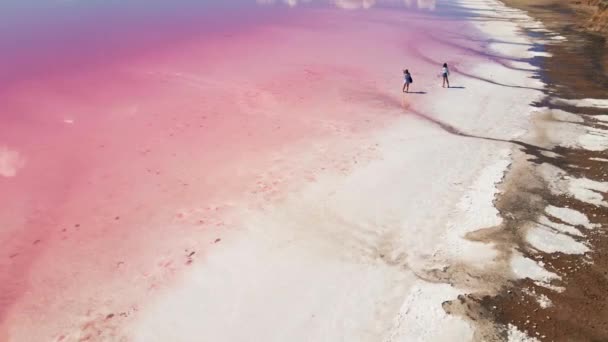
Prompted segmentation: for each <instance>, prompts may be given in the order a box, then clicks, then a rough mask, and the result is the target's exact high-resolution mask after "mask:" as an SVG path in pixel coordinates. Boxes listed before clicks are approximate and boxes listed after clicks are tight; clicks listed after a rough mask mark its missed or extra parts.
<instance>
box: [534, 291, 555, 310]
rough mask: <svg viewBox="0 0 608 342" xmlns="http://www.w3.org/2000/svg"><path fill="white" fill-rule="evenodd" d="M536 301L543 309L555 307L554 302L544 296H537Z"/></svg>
mask: <svg viewBox="0 0 608 342" xmlns="http://www.w3.org/2000/svg"><path fill="white" fill-rule="evenodd" d="M536 301H537V302H538V305H540V307H541V308H543V309H547V308H550V307H552V306H553V302H552V301H551V299H549V297H547V296H546V295H544V294H541V295H540V296H537V297H536Z"/></svg>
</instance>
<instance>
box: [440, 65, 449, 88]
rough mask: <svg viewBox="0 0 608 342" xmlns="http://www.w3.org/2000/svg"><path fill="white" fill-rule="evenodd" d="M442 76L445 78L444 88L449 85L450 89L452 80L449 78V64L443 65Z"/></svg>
mask: <svg viewBox="0 0 608 342" xmlns="http://www.w3.org/2000/svg"><path fill="white" fill-rule="evenodd" d="M441 76H442V77H443V85H442V87H443V88H445V85H446V84H447V85H448V88H449V87H450V80H449V78H448V76H450V70H449V69H448V63H443V68H442V69H441Z"/></svg>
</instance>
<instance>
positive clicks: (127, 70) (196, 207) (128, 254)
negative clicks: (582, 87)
mask: <svg viewBox="0 0 608 342" xmlns="http://www.w3.org/2000/svg"><path fill="white" fill-rule="evenodd" d="M456 13H460V14H462V13H464V12H462V11H460V10H455V9H454V5H453V4H452V3H450V2H448V1H446V2H441V1H440V2H437V3H435V1H432V0H424V1H423V0H418V2H416V1H388V0H387V1H380V0H378V1H375V2H374V1H373V0H372V1H364V0H336V1H334V2H332V3H326V2H323V1H306V2H302V3H297V1H286V2H285V3H283V2H279V1H276V3H275V2H273V1H258V3H255V2H254V0H252V1H245V0H241V1H229V2H225V1H205V2H197V1H187V0H179V1H158V0H157V1H139V0H129V1H79V0H57V1H51V0H45V1H39V2H37V3H34V2H33V1H31V2H30V1H26V2H25V3H23V2H21V1H17V0H9V2H8V3H7V2H3V4H1V5H0V27H1V29H0V51H2V53H1V56H0V101H1V103H2V111H1V113H0V207H1V208H2V210H0V241H1V244H0V246H2V247H1V250H0V260H1V261H0V341H55V340H57V341H59V340H66V341H67V340H71V339H73V340H78V339H77V338H75V337H74V336H76V335H74V334H73V333H70V331H73V330H74V329H76V330H78V331H79V332H78V334H80V335H77V336H78V338H87V336H89V337H88V338H89V339H88V340H96V338H97V337H95V336H104V338H98V339H97V340H119V337H117V336H119V335H120V332H119V331H120V325H119V324H118V325H113V326H111V327H110V328H108V327H107V326H106V328H104V329H102V328H99V326H100V325H99V324H100V323H98V321H99V320H101V321H105V320H109V319H115V318H119V316H120V317H122V318H126V317H127V316H130V317H131V316H136V315H137V312H138V311H140V310H144V309H145V302H146V300H145V299H146V298H148V297H150V296H154V295H155V293H156V291H161V290H162V289H163V288H167V287H170V286H171V283H172V281H173V280H174V279H175V278H176V277H178V276H179V275H180V274H182V273H183V272H186V271H187V269H188V268H189V267H191V266H192V265H193V264H197V263H204V262H205V256H206V255H208V253H213V249H214V248H215V247H216V246H218V245H219V244H222V243H223V240H222V238H223V237H224V234H225V233H226V232H228V231H238V229H239V227H238V224H234V222H235V221H238V220H234V219H232V220H230V219H228V217H229V214H228V213H229V212H230V211H231V210H233V209H234V208H248V209H249V210H264V208H265V207H267V206H270V205H272V203H274V202H276V201H281V199H282V198H283V197H284V196H285V195H286V194H288V193H289V192H290V191H292V190H293V189H297V188H298V187H300V186H302V185H303V184H306V183H310V182H315V179H316V177H317V175H318V174H319V173H323V172H337V173H344V174H346V173H348V172H349V170H350V169H352V168H353V167H355V166H354V165H353V164H352V163H351V161H350V160H348V158H345V157H344V156H345V154H348V153H351V152H352V153H354V152H356V153H362V154H363V158H375V157H377V156H375V155H374V153H373V152H374V151H373V149H374V148H373V146H361V145H359V144H358V138H359V137H362V136H365V134H366V133H367V132H371V131H373V130H375V129H378V128H380V127H383V126H386V125H390V124H391V120H394V119H395V117H397V116H399V115H408V114H407V113H406V111H404V109H403V106H404V105H405V106H408V105H409V103H410V102H412V101H429V100H432V99H429V98H427V97H428V96H427V97H425V95H423V94H412V95H411V96H410V97H407V98H405V100H404V97H403V95H402V94H401V92H400V89H401V78H402V76H401V70H402V69H403V68H404V67H407V68H409V69H410V70H412V73H413V76H414V79H415V83H414V87H413V88H414V90H416V87H417V86H422V85H423V84H424V81H423V75H433V74H436V73H438V69H439V68H438V66H437V63H439V62H443V61H444V56H455V55H458V54H460V55H461V56H462V55H463V54H462V51H461V50H458V48H457V47H454V46H452V45H449V44H444V43H443V40H442V39H437V38H438V37H439V38H440V37H442V36H444V35H446V34H447V32H466V31H467V30H473V29H472V27H470V24H469V23H467V22H466V21H464V20H462V18H461V17H460V16H459V15H456ZM465 57H466V58H471V59H473V58H478V57H477V56H474V55H470V56H468V57H467V56H464V57H463V58H465ZM455 63H456V66H457V65H458V61H455ZM419 80H420V81H419ZM418 89H420V88H418ZM321 145H322V146H323V148H320V147H319V146H321ZM115 316H116V317H115ZM66 331H67V332H66ZM100 331H102V332H100ZM70 334H72V335H70ZM95 334H98V335H95Z"/></svg>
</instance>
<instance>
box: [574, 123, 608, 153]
mask: <svg viewBox="0 0 608 342" xmlns="http://www.w3.org/2000/svg"><path fill="white" fill-rule="evenodd" d="M586 131H587V133H586V134H583V135H581V136H579V138H578V145H579V146H580V147H581V148H584V149H585V150H588V151H605V150H607V149H608V131H606V130H603V129H598V128H592V127H588V128H586Z"/></svg>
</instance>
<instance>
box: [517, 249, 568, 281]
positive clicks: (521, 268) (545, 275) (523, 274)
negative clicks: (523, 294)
mask: <svg viewBox="0 0 608 342" xmlns="http://www.w3.org/2000/svg"><path fill="white" fill-rule="evenodd" d="M511 272H513V274H514V275H515V276H516V278H518V279H524V278H530V279H532V280H535V281H539V282H541V283H546V284H550V283H551V281H552V280H559V279H561V278H560V276H558V275H557V274H555V273H552V272H549V271H547V270H546V269H544V268H543V267H542V266H540V265H539V264H538V263H537V262H536V261H534V260H532V259H529V258H526V257H524V256H523V255H521V254H520V253H518V252H514V253H513V256H512V257H511Z"/></svg>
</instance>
